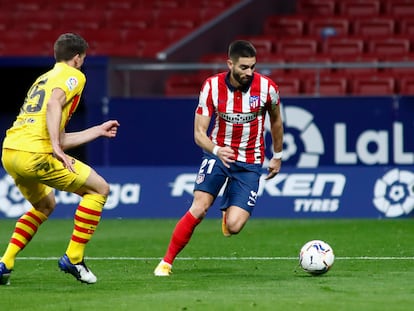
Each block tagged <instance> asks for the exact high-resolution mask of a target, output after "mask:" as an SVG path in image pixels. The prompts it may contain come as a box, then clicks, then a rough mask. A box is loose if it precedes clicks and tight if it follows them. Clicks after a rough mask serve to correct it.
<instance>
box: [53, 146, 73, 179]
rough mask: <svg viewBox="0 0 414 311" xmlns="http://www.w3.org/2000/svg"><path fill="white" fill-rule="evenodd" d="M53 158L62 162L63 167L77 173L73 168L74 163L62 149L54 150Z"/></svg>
mask: <svg viewBox="0 0 414 311" xmlns="http://www.w3.org/2000/svg"><path fill="white" fill-rule="evenodd" d="M53 156H54V157H55V158H56V159H58V160H59V161H60V162H62V164H63V166H64V167H66V168H67V169H68V170H69V171H70V172H72V173H76V171H75V168H74V167H73V164H74V161H73V159H72V158H71V157H69V156H68V155H67V154H66V153H64V152H63V150H62V149H60V148H56V149H55V150H53Z"/></svg>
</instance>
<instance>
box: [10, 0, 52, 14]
mask: <svg viewBox="0 0 414 311" xmlns="http://www.w3.org/2000/svg"><path fill="white" fill-rule="evenodd" d="M5 2H7V1H5ZM9 2H10V3H9V6H10V8H13V11H32V13H34V12H40V10H42V9H44V8H45V7H46V3H47V0H19V1H9ZM33 11H34V12H33Z"/></svg>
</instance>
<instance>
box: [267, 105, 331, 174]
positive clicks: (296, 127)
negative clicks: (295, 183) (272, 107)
mask: <svg viewBox="0 0 414 311" xmlns="http://www.w3.org/2000/svg"><path fill="white" fill-rule="evenodd" d="M280 109H281V114H282V120H283V123H284V127H285V133H284V136H283V160H284V161H287V160H289V159H290V158H293V157H296V158H297V159H296V161H297V164H296V166H297V167H301V168H314V167H318V165H319V157H320V156H321V155H322V154H323V153H324V152H325V146H324V142H323V139H322V135H321V132H320V131H319V129H318V127H317V126H316V125H315V123H313V115H312V114H310V113H309V112H308V111H306V110H304V109H302V108H299V107H295V106H287V107H283V105H281V106H280ZM265 128H266V131H267V132H269V135H270V124H269V122H268V120H266V125H265ZM269 145H270V144H269ZM270 148H271V147H270ZM301 150H303V152H301V153H300V154H298V155H297V153H298V151H301Z"/></svg>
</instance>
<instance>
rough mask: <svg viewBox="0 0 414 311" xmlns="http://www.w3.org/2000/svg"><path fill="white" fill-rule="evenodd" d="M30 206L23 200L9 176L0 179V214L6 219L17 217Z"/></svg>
mask: <svg viewBox="0 0 414 311" xmlns="http://www.w3.org/2000/svg"><path fill="white" fill-rule="evenodd" d="M31 207H32V205H31V204H30V203H29V202H28V201H26V200H25V198H24V197H23V195H22V194H21V192H20V190H19V189H18V188H17V187H16V186H15V185H14V181H13V179H12V178H11V177H10V176H9V175H4V177H3V178H2V179H0V212H2V213H4V215H5V216H6V217H11V218H13V217H19V216H21V215H23V214H24V213H26V212H27V211H28V210H29V209H30V208H31Z"/></svg>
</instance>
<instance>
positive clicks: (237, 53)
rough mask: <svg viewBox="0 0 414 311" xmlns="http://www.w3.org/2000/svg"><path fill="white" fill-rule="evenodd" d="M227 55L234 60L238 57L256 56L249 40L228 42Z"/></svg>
mask: <svg viewBox="0 0 414 311" xmlns="http://www.w3.org/2000/svg"><path fill="white" fill-rule="evenodd" d="M228 56H229V58H230V59H232V60H236V61H237V60H238V59H239V58H240V57H256V49H255V47H254V46H253V44H252V43H251V42H249V41H246V40H236V41H233V42H232V43H231V44H230V46H229V52H228Z"/></svg>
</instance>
